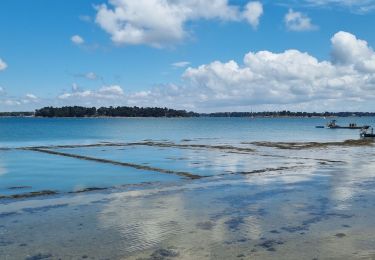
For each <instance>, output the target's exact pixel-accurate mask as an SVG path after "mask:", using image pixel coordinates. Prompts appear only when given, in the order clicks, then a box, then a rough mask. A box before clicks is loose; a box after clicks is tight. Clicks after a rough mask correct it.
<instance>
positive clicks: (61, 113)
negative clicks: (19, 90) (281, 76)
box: [0, 106, 375, 118]
mask: <svg viewBox="0 0 375 260" xmlns="http://www.w3.org/2000/svg"><path fill="white" fill-rule="evenodd" d="M0 117H2V118H4V117H26V118H30V117H33V118H193V117H205V118H215V117H218V118H235V117H238V118H240V117H241V118H332V117H375V112H299V111H297V112H292V111H286V110H284V111H263V112H214V113H196V112H193V111H189V112H188V111H186V110H175V109H170V108H159V107H100V108H96V107H81V106H66V107H43V108H41V109H37V110H35V112H31V111H21V112H0Z"/></svg>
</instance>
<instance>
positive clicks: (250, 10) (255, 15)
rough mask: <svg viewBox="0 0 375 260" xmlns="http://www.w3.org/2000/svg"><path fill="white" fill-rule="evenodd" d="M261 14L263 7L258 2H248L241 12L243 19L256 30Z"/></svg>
mask: <svg viewBox="0 0 375 260" xmlns="http://www.w3.org/2000/svg"><path fill="white" fill-rule="evenodd" d="M262 14H263V5H262V4H261V3H260V2H249V3H248V4H247V5H246V6H245V10H244V12H243V16H244V18H245V19H246V20H247V21H248V23H249V24H250V25H251V26H252V27H253V28H257V27H258V25H259V19H260V17H261V16H262Z"/></svg>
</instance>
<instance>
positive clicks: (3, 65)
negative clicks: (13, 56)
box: [0, 59, 8, 71]
mask: <svg viewBox="0 0 375 260" xmlns="http://www.w3.org/2000/svg"><path fill="white" fill-rule="evenodd" d="M7 67H8V65H7V64H6V63H5V61H3V60H2V59H0V71H2V70H5V69H6V68H7Z"/></svg>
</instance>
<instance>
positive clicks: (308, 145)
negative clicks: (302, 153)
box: [242, 139, 374, 150]
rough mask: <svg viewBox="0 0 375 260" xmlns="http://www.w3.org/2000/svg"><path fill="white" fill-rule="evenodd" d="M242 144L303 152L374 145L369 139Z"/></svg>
mask: <svg viewBox="0 0 375 260" xmlns="http://www.w3.org/2000/svg"><path fill="white" fill-rule="evenodd" d="M242 144H252V145H255V146H262V147H271V148H277V149H289V150H303V149H313V148H328V147H331V146H344V147H356V146H371V145H373V144H374V141H373V140H369V139H358V140H352V139H350V140H345V141H342V142H266V141H265V142H250V143H249V142H242Z"/></svg>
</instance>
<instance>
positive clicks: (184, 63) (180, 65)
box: [172, 61, 190, 68]
mask: <svg viewBox="0 0 375 260" xmlns="http://www.w3.org/2000/svg"><path fill="white" fill-rule="evenodd" d="M189 65H190V62H189V61H179V62H175V63H172V66H173V67H175V68H184V67H187V66H189Z"/></svg>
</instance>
